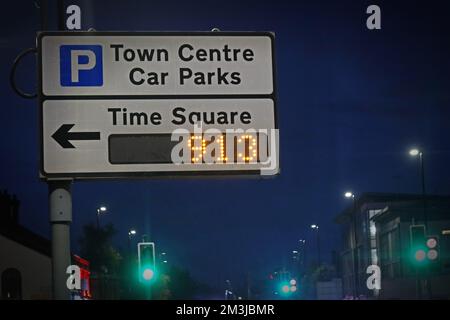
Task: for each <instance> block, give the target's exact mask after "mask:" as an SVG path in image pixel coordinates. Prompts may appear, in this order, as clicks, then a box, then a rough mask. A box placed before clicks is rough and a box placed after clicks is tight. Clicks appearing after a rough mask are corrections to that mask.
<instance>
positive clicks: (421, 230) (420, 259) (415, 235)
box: [410, 225, 427, 266]
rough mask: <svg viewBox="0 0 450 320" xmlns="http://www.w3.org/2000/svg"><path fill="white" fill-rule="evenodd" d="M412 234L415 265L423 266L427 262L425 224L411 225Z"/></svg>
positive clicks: (412, 252) (412, 255)
mask: <svg viewBox="0 0 450 320" xmlns="http://www.w3.org/2000/svg"><path fill="white" fill-rule="evenodd" d="M410 235H411V260H412V262H413V264H414V265H416V266H422V265H424V264H425V263H426V262H427V259H426V255H427V252H426V245H425V226H424V225H412V226H410Z"/></svg>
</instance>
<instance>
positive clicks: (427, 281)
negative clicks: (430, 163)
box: [419, 151, 433, 299]
mask: <svg viewBox="0 0 450 320" xmlns="http://www.w3.org/2000/svg"><path fill="white" fill-rule="evenodd" d="M419 157H420V175H421V180H422V181H421V182H422V205H423V224H424V225H425V230H426V233H427V234H429V233H428V212H427V211H428V210H427V194H426V190H425V164H424V155H423V152H422V151H421V152H420V153H419ZM423 282H425V285H424V287H425V288H426V291H427V295H428V299H431V298H432V297H433V291H432V289H431V279H430V277H429V270H426V271H425V279H423Z"/></svg>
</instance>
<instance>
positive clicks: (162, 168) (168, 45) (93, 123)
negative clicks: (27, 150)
mask: <svg viewBox="0 0 450 320" xmlns="http://www.w3.org/2000/svg"><path fill="white" fill-rule="evenodd" d="M273 41H274V40H273V35H272V34H270V33H225V32H219V33H217V32H205V33H122V32H119V33H115V32H70V33H67V32H49V33H41V34H39V36H38V59H39V62H40V63H39V66H40V68H39V75H40V80H41V81H40V85H39V87H40V105H41V121H42V125H41V130H42V131H41V141H42V149H41V176H42V177H43V178H46V179H53V178H66V177H67V178H73V179H89V178H130V177H145V176H151V175H177V176H179V175H186V174H188V175H208V174H214V175H217V174H219V175H220V174H223V175H230V174H234V175H254V174H257V175H268V176H270V175H275V174H277V173H278V171H279V164H278V163H279V162H278V139H279V137H278V127H277V118H276V99H275V92H274V89H275V81H274V56H273V46H274V45H273Z"/></svg>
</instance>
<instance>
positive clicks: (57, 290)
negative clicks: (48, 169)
mask: <svg viewBox="0 0 450 320" xmlns="http://www.w3.org/2000/svg"><path fill="white" fill-rule="evenodd" d="M48 189H49V190H48V191H49V203H50V206H49V207H50V224H51V233H52V238H51V248H52V292H53V299H55V300H69V299H70V290H69V289H68V288H67V284H66V282H67V277H68V275H67V274H66V270H67V267H68V266H70V265H71V264H72V263H71V255H70V223H71V222H72V193H71V181H67V180H64V181H49V182H48Z"/></svg>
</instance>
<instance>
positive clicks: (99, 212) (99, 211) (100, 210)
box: [97, 206, 108, 229]
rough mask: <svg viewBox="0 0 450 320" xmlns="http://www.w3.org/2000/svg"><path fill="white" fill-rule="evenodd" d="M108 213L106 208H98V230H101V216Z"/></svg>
mask: <svg viewBox="0 0 450 320" xmlns="http://www.w3.org/2000/svg"><path fill="white" fill-rule="evenodd" d="M106 211H108V209H106V207H105V206H101V207H99V208H97V229H100V219H99V216H100V214H102V213H106Z"/></svg>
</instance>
